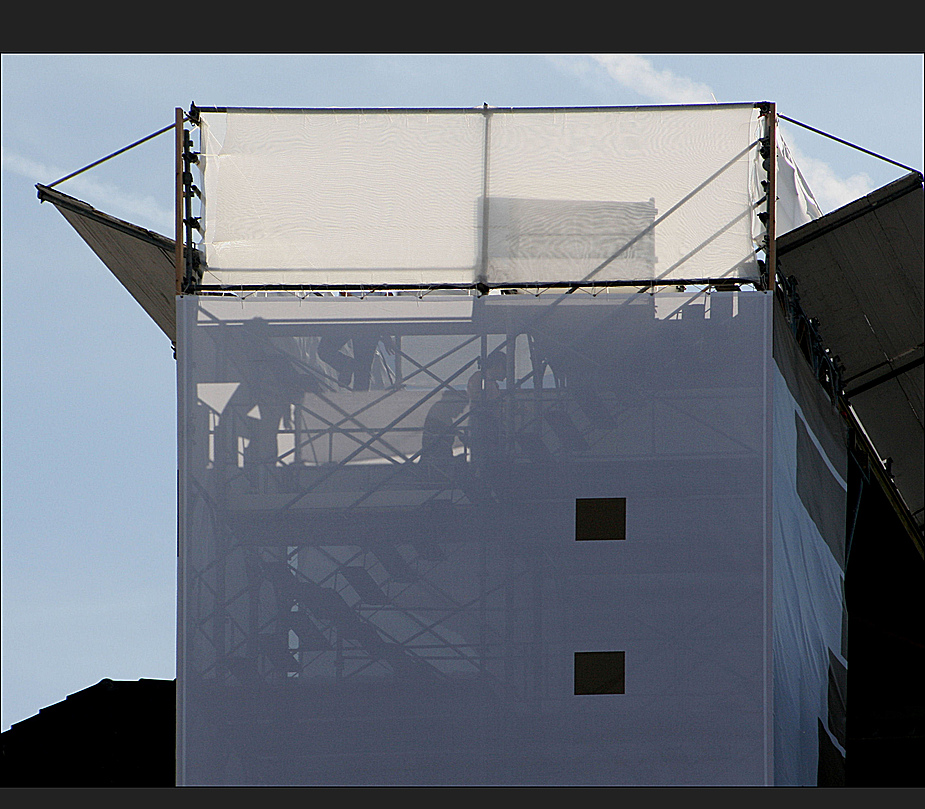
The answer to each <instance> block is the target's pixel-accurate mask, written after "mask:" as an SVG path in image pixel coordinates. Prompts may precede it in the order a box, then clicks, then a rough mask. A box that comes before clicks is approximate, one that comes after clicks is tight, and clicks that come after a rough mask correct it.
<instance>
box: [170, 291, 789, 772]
mask: <svg viewBox="0 0 925 809" xmlns="http://www.w3.org/2000/svg"><path fill="white" fill-rule="evenodd" d="M771 297H772V296H770V295H767V294H763V293H758V292H752V293H744V292H743V293H714V294H712V295H706V294H704V293H703V292H700V293H698V294H694V295H691V294H686V295H680V294H676V293H672V294H657V295H654V296H653V295H649V294H638V293H629V292H621V293H616V292H614V291H612V290H611V291H609V292H602V293H600V294H598V295H596V296H592V295H590V294H586V293H584V292H581V291H579V292H578V293H575V294H555V293H547V294H545V295H542V296H539V297H534V296H533V295H524V294H520V295H484V296H481V297H474V296H468V295H461V294H457V295H443V296H439V295H438V294H437V293H429V294H427V295H424V296H423V297H422V298H420V299H419V298H418V297H416V296H372V295H370V296H366V297H362V298H361V297H339V296H323V297H322V296H314V295H307V296H304V297H301V296H298V295H293V294H284V295H280V296H268V297H263V296H261V297H257V296H256V295H250V296H249V297H242V298H238V297H235V296H223V297H216V296H205V295H200V296H185V297H182V298H180V299H179V307H178V323H179V330H180V331H179V339H178V374H179V379H178V391H179V413H180V424H179V435H180V456H179V457H180V495H181V506H180V522H181V531H180V537H181V538H180V592H179V616H180V617H179V645H178V669H177V680H178V690H179V695H180V696H179V699H180V707H179V715H178V717H179V720H178V732H179V737H178V778H179V781H180V783H181V784H281V785H283V784H286V785H318V784H339V785H348V784H353V785H357V784H366V785H389V784H392V785H395V784H405V785H423V784H439V785H442V786H446V785H463V784H469V785H479V784H529V785H542V784H546V785H586V784H608V785H621V784H622V785H658V784H662V785H669V784H670V785H694V784H697V785H723V784H729V785H732V784H736V785H745V784H751V785H759V784H770V783H772V782H773V777H774V762H773V750H774V740H773V736H772V722H773V705H772V701H771V698H772V678H771V648H770V643H771V621H770V615H771V600H770V598H771V565H770V562H771V560H770V553H771V544H770V537H771V535H770V501H769V496H770V489H769V485H770V478H769V456H768V452H769V449H770V439H771V436H770V426H771V422H770V412H769V407H770V388H769V378H768V374H769V371H770V367H769V364H770V351H771V347H770V340H771V334H770V320H769V318H770V304H771ZM784 730H785V731H786V730H787V729H784Z"/></svg>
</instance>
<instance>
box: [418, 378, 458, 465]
mask: <svg viewBox="0 0 925 809" xmlns="http://www.w3.org/2000/svg"><path fill="white" fill-rule="evenodd" d="M468 401H469V400H468V397H467V396H466V394H465V393H464V392H463V391H461V390H445V391H444V392H443V394H442V395H441V397H440V399H438V400H437V402H436V403H435V404H434V405H433V406H432V407H431V408H430V410H429V411H427V417H426V418H425V419H424V431H423V433H422V435H421V463H422V464H426V465H429V466H433V467H435V468H437V469H440V470H441V471H443V472H449V471H450V468H451V465H452V464H453V462H454V456H453V444H454V443H455V442H456V437H457V435H459V417H460V415H461V414H462V412H463V410H465V409H466V405H467V404H468Z"/></svg>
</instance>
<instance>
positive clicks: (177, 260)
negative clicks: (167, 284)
mask: <svg viewBox="0 0 925 809" xmlns="http://www.w3.org/2000/svg"><path fill="white" fill-rule="evenodd" d="M175 113H176V119H175V124H174V126H175V129H176V132H175V136H176V137H175V150H174V151H175V152H176V154H175V165H174V168H175V173H176V189H175V190H176V194H175V197H176V198H175V204H174V239H175V242H176V243H175V247H174V266H175V271H176V294H177V295H182V294H183V278H184V276H185V274H186V262H185V256H184V252H183V110H182V109H181V108H180V107H177V108H176V111H175Z"/></svg>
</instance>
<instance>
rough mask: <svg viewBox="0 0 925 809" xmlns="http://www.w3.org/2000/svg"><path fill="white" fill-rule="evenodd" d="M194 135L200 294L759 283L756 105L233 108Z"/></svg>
mask: <svg viewBox="0 0 925 809" xmlns="http://www.w3.org/2000/svg"><path fill="white" fill-rule="evenodd" d="M200 125H201V156H200V160H199V166H200V168H201V170H202V178H201V187H202V192H203V216H202V223H203V237H202V244H201V248H202V251H203V253H204V256H205V262H206V267H207V269H206V274H205V276H204V278H203V283H205V284H225V285H238V284H240V285H254V284H257V285H261V284H283V285H291V286H297V287H298V286H306V287H307V286H311V285H312V284H332V285H337V284H365V285H377V284H380V285H381V284H395V285H429V284H473V283H476V282H482V283H487V284H497V285H502V284H505V283H510V284H512V285H513V284H530V283H543V282H550V283H555V282H579V281H584V282H593V281H596V282H613V281H617V282H619V281H640V282H653V281H658V280H662V281H665V282H666V283H670V282H671V281H673V280H681V279H711V278H740V279H748V280H757V279H758V277H759V271H758V266H757V263H756V256H755V250H756V245H760V243H761V239H762V236H763V233H764V229H763V225H762V224H761V222H760V221H759V220H758V219H757V217H756V213H757V211H758V210H759V206H760V204H761V203H760V200H761V197H762V195H763V193H764V192H763V191H762V190H761V185H760V181H761V179H762V178H763V175H761V168H760V163H761V159H760V156H759V154H758V151H757V148H756V142H757V140H758V138H760V137H762V135H763V134H764V132H763V119H762V118H761V117H760V116H759V110H758V108H757V107H756V106H755V105H753V104H740V105H739V104H730V105H703V106H694V107H637V108H586V109H582V108H567V109H513V110H512V109H493V108H487V109H472V110H241V109H238V110H234V109H228V110H224V111H211V112H210V111H203V112H202V113H201V116H200ZM762 209H763V208H762Z"/></svg>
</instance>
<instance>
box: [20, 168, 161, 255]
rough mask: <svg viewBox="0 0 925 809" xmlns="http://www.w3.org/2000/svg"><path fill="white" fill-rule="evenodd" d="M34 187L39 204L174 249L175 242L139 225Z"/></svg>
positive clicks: (43, 186)
mask: <svg viewBox="0 0 925 809" xmlns="http://www.w3.org/2000/svg"><path fill="white" fill-rule="evenodd" d="M35 187H36V188H37V189H38V198H39V200H40V201H41V202H50V203H51V204H52V205H55V206H57V207H61V208H67V209H68V210H70V211H74V212H75V213H79V214H82V215H83V216H87V217H90V218H91V219H95V220H96V221H98V222H100V223H102V224H104V225H108V226H109V227H112V228H115V229H116V230H121V231H122V232H123V233H127V234H128V235H130V236H134V237H136V238H138V239H143V240H144V241H147V242H150V243H151V244H153V245H155V246H156V247H163V248H165V249H169V250H173V249H174V245H175V244H176V242H175V241H174V240H173V239H171V238H168V237H167V236H162V235H161V234H160V233H155V232H154V231H153V230H148V229H147V228H143V227H141V226H140V225H133V224H132V223H131V222H126V221H125V220H124V219H117V218H116V217H114V216H110V215H109V214H107V213H103V212H102V211H98V210H97V209H96V208H94V207H93V206H92V205H89V204H87V203H86V202H84V201H83V200H80V199H77V197H71V196H68V195H67V194H63V193H61V192H60V191H55V190H54V189H52V188H49V187H48V186H45V185H39V184H36V186H35Z"/></svg>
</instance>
